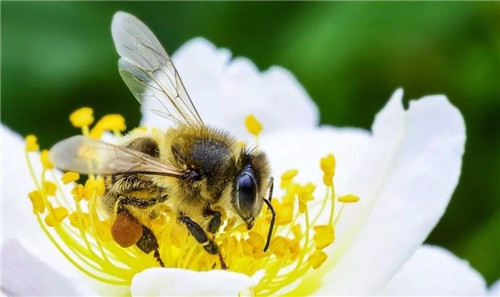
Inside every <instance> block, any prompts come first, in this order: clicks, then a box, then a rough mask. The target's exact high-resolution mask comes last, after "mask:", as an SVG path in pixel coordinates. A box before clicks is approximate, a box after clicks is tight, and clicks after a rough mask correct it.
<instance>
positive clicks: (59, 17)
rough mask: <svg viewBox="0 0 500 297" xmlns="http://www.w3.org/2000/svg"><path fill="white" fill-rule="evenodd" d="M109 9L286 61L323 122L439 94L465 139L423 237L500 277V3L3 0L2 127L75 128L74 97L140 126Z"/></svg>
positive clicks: (343, 122) (367, 120) (345, 122)
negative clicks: (437, 216) (456, 115)
mask: <svg viewBox="0 0 500 297" xmlns="http://www.w3.org/2000/svg"><path fill="white" fill-rule="evenodd" d="M117 10H123V11H127V12H130V13H132V14H134V15H136V16H137V17H139V18H140V19H142V20H143V21H145V22H146V23H147V24H148V26H150V27H151V28H152V29H153V31H154V32H156V34H157V35H158V36H159V39H160V40H161V41H162V42H163V43H164V44H165V46H166V49H167V50H168V51H169V52H174V51H175V49H177V48H178V47H179V46H180V45H181V44H183V43H184V42H186V41H188V40H189V39H191V38H193V37H195V36H203V37H206V38H208V39H209V40H210V41H212V42H213V43H214V44H216V45H217V46H219V47H226V48H229V49H231V50H232V52H233V53H234V55H236V56H245V57H248V58H250V59H251V60H252V61H254V62H255V63H256V64H257V65H258V67H259V68H260V69H266V68H268V67H269V66H271V65H273V64H278V65H282V66H284V67H286V68H288V69H290V70H291V71H292V72H293V73H294V74H295V75H296V76H297V78H298V79H299V81H300V82H301V83H302V84H303V85H304V86H305V88H306V89H307V90H308V92H309V93H310V95H311V97H312V98H314V99H315V100H316V102H317V103H318V105H319V106H320V110H321V120H322V123H325V124H333V125H337V126H359V127H364V128H367V129H368V128H369V127H370V125H371V122H372V120H373V116H374V115H375V114H376V112H377V111H378V110H380V109H381V108H382V107H383V105H384V104H385V102H386V101H387V99H388V98H389V96H390V95H391V93H392V92H393V91H394V90H395V89H396V88H397V87H399V86H402V87H404V89H405V92H406V95H405V98H419V97H421V96H424V95H427V94H433V93H443V94H446V95H447V96H448V97H449V98H450V100H451V102H452V103H453V104H455V105H456V106H457V107H458V108H459V109H460V111H461V112H462V113H463V115H464V118H465V121H466V125H467V138H468V140H467V146H466V154H465V157H464V164H463V171H462V176H461V180H460V184H459V186H458V188H457V190H456V192H455V194H454V197H453V199H452V201H451V204H450V206H449V208H448V210H447V212H446V214H445V216H444V217H443V219H442V220H441V222H440V223H439V225H438V227H437V228H436V229H435V230H434V232H433V233H432V234H431V236H430V238H429V239H428V242H430V243H432V244H438V245H441V246H444V247H446V248H448V249H450V250H451V251H453V252H454V253H455V254H457V255H458V256H460V257H462V258H465V259H467V260H468V261H470V263H471V265H472V266H473V267H475V268H476V269H478V270H479V271H480V272H481V274H482V275H484V276H485V277H486V279H487V281H488V283H489V284H491V283H492V282H493V281H494V280H496V279H498V278H499V277H500V242H499V241H500V236H499V235H500V199H499V198H500V114H499V113H500V98H499V96H500V95H499V94H500V87H499V78H500V3H498V2H496V3H495V2H489V3H486V2H482V3H464V2H453V3H445V2H439V3H431V2H421V3H416V2H400V3H380V2H377V3H373V2H372V3H361V2H351V3H346V2H329V3H325V2H314V3H305V2H291V3H284V2H273V3H263V2H253V3H252V2H239V3H233V2H213V3H209V2H142V3H141V2H124V3H119V2H106V3H98V2H74V3H69V2H33V3H26V2H24V3H23V2H20V3H17V2H1V12H2V18H1V28H2V36H1V42H2V43H1V44H2V56H1V63H2V69H1V71H2V72H1V75H2V76H1V77H2V81H1V82H2V89H1V90H2V110H1V116H2V122H3V123H4V124H6V125H8V126H10V127H12V128H13V129H14V130H16V131H17V132H19V133H21V134H23V135H26V134H28V133H35V134H36V135H38V136H39V137H40V142H41V144H42V146H44V147H48V146H50V145H51V144H53V143H54V142H55V141H57V140H60V139H62V138H65V137H67V136H69V135H72V134H74V133H75V131H74V130H73V128H71V127H70V125H69V123H68V119H67V115H68V114H69V113H70V112H71V111H73V110H74V109H76V108H78V107H80V106H93V107H95V106H99V109H98V110H96V113H97V116H98V117H100V116H101V115H103V114H106V113H111V112H113V113H115V112H118V113H121V114H123V115H124V116H126V118H127V121H128V124H129V125H130V126H134V125H137V123H138V121H139V117H140V114H139V108H138V105H137V103H136V102H135V100H133V99H132V96H131V95H130V93H129V91H128V89H127V88H126V87H125V85H124V84H123V82H122V81H121V79H120V77H119V74H118V71H117V54H116V53H115V49H114V46H113V43H112V40H111V34H110V23H111V18H112V16H113V14H114V12H116V11H117ZM123 98H128V99H123ZM429 195H432V193H429Z"/></svg>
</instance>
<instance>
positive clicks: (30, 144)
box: [25, 135, 40, 152]
mask: <svg viewBox="0 0 500 297" xmlns="http://www.w3.org/2000/svg"><path fill="white" fill-rule="evenodd" d="M25 141H26V150H27V151H28V152H37V151H38V150H39V149H40V146H39V145H38V142H37V138H36V136H35V135H28V136H26V139H25Z"/></svg>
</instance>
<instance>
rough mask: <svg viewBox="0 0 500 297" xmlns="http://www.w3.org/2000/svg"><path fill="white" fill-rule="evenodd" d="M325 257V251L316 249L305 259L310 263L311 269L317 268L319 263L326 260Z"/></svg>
mask: <svg viewBox="0 0 500 297" xmlns="http://www.w3.org/2000/svg"><path fill="white" fill-rule="evenodd" d="M327 257H328V256H327V255H326V253H325V252H323V251H321V250H317V251H315V252H314V253H313V254H312V255H311V256H310V257H309V258H308V259H307V261H308V262H309V263H310V264H311V266H312V268H313V269H318V268H319V267H320V266H321V264H323V263H324V262H325V261H326V258H327Z"/></svg>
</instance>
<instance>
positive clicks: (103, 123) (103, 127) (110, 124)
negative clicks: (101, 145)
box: [90, 114, 127, 139]
mask: <svg viewBox="0 0 500 297" xmlns="http://www.w3.org/2000/svg"><path fill="white" fill-rule="evenodd" d="M125 129H127V126H126V125H125V119H124V118H123V117H122V116H121V115H119V114H108V115H105V116H103V117H102V118H101V119H100V120H99V121H97V123H96V124H95V126H94V128H92V129H91V130H90V137H93V138H96V139H99V138H101V137H102V135H103V134H104V131H113V132H115V135H119V134H120V132H123V131H125Z"/></svg>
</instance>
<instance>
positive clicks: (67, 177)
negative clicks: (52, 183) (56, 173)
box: [61, 171, 80, 185]
mask: <svg viewBox="0 0 500 297" xmlns="http://www.w3.org/2000/svg"><path fill="white" fill-rule="evenodd" d="M79 179H80V174H78V173H76V172H71V171H68V172H65V173H64V174H63V176H62V177H61V180H62V182H63V183H64V184H65V185H67V184H69V183H70V182H74V181H77V180H79Z"/></svg>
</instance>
